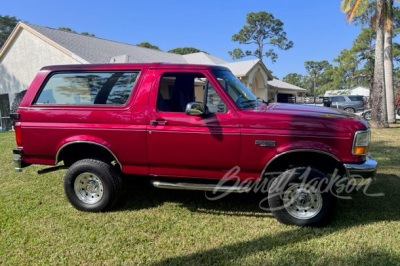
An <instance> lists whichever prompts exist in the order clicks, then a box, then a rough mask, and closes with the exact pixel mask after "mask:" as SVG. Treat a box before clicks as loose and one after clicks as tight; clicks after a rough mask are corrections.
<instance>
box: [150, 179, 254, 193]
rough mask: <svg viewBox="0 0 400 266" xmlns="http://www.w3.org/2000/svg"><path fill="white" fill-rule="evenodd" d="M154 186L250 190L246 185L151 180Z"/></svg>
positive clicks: (228, 190)
mask: <svg viewBox="0 0 400 266" xmlns="http://www.w3.org/2000/svg"><path fill="white" fill-rule="evenodd" d="M151 183H152V184H153V186H155V187H156V188H166V189H183V190H202V191H215V192H232V193H245V192H249V191H250V190H251V188H250V187H247V186H243V187H242V186H218V185H217V184H215V185H214V184H194V183H169V182H161V181H155V180H153V181H151Z"/></svg>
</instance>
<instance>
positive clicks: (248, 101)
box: [239, 100, 257, 108]
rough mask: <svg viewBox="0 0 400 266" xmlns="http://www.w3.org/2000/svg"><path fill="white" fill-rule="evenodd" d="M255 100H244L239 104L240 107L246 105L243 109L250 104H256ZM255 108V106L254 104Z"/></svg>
mask: <svg viewBox="0 0 400 266" xmlns="http://www.w3.org/2000/svg"><path fill="white" fill-rule="evenodd" d="M256 102H257V100H244V101H241V102H240V104H239V105H240V106H242V105H243V104H247V105H248V106H243V108H247V107H251V106H252V105H251V104H250V103H256ZM255 106H256V104H255Z"/></svg>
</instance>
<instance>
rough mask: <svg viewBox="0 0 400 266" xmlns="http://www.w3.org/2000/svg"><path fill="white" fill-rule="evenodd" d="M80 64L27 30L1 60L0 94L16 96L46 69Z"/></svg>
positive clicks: (23, 30) (18, 33) (18, 35)
mask: <svg viewBox="0 0 400 266" xmlns="http://www.w3.org/2000/svg"><path fill="white" fill-rule="evenodd" d="M55 64H57V65H60V64H79V62H78V61H77V60H75V59H73V58H72V57H70V56H68V55H66V54H65V53H63V52H61V51H60V50H59V49H57V48H55V47H53V46H51V45H50V44H48V43H47V42H45V41H44V40H42V39H40V38H39V37H37V36H35V35H33V34H32V33H30V32H29V31H27V30H25V29H21V30H20V31H19V32H16V36H15V38H14V41H13V42H12V43H10V45H9V46H8V49H7V50H6V51H5V53H4V55H3V56H2V57H1V58H0V94H4V93H8V94H9V97H10V104H11V103H12V100H13V99H14V94H15V93H17V92H20V91H22V90H25V89H27V88H28V86H29V84H30V83H31V82H32V80H33V78H34V77H35V75H36V74H37V72H38V71H39V70H40V69H41V68H42V67H43V66H46V65H55Z"/></svg>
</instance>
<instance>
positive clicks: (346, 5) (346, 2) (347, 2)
mask: <svg viewBox="0 0 400 266" xmlns="http://www.w3.org/2000/svg"><path fill="white" fill-rule="evenodd" d="M399 1H400V0H399ZM352 2H353V0H342V2H341V3H340V10H341V11H342V12H343V13H347V11H349V10H350V8H351V4H352Z"/></svg>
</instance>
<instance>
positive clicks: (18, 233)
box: [0, 124, 400, 265]
mask: <svg viewBox="0 0 400 266" xmlns="http://www.w3.org/2000/svg"><path fill="white" fill-rule="evenodd" d="M372 141H373V144H372V147H371V154H372V155H373V156H374V157H375V159H377V161H378V162H379V171H378V175H377V178H376V180H375V182H374V183H373V184H372V185H371V187H370V188H369V190H368V191H367V192H368V193H371V194H372V193H384V196H382V197H371V196H367V195H364V194H363V193H356V194H351V196H352V197H353V199H352V200H341V201H340V202H339V207H338V212H337V215H336V218H335V220H334V222H333V223H332V224H331V225H330V226H328V227H326V228H320V229H318V228H317V229H316V228H299V227H295V226H285V225H282V224H280V223H279V222H278V221H277V220H276V219H275V218H274V217H273V216H272V214H271V213H267V212H264V211H262V210H260V209H259V208H258V202H259V201H260V196H254V195H232V196H229V197H227V198H224V199H222V200H219V201H208V200H207V199H206V198H205V196H204V192H187V191H173V190H157V189H155V188H152V187H151V186H149V185H148V184H147V182H145V181H144V180H138V181H136V182H129V184H127V186H128V189H129V191H130V194H129V197H128V200H127V204H126V205H125V206H124V207H121V208H120V209H118V210H116V211H113V212H108V213H98V214H93V213H83V212H79V211H77V210H75V209H74V208H73V207H71V205H70V204H69V203H68V201H67V200H66V198H65V196H64V192H63V186H62V178H63V172H62V171H58V172H54V173H50V174H46V175H37V173H36V171H37V170H38V169H40V167H37V166H31V167H28V168H26V169H25V170H24V171H23V172H21V173H16V172H14V171H13V165H12V163H11V158H12V152H11V150H12V148H13V147H14V145H15V144H14V136H13V133H12V132H6V133H0V173H1V175H0V264H1V265H10V264H12V265H26V264H42V265H43V264H69V265H82V264H85V265H92V264H114V265H115V264H128V265H132V264H155V265H165V264H170V265H186V264H216V265H220V264H225V265H228V264H229V265H231V264H248V265H253V264H268V265H282V264H299V265H300V264H316V265H324V264H335V265H359V264H369V265H377V264H381V265H388V264H391V265H393V264H397V265H400V124H397V125H395V126H393V127H392V128H389V129H382V130H376V129H375V130H373V131H372Z"/></svg>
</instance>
